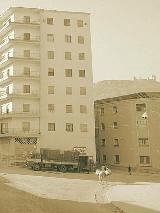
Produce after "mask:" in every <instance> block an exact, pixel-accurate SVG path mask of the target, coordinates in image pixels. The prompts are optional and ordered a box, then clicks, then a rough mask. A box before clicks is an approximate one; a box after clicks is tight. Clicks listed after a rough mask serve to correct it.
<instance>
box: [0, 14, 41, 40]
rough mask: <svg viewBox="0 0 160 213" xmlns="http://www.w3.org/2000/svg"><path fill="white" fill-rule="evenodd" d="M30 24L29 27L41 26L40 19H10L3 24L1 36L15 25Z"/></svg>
mask: <svg viewBox="0 0 160 213" xmlns="http://www.w3.org/2000/svg"><path fill="white" fill-rule="evenodd" d="M18 25H19V26H29V27H40V20H28V21H26V20H23V19H17V18H15V20H10V19H9V20H8V21H6V22H4V23H3V24H2V25H1V28H0V36H4V35H5V34H6V33H8V32H9V31H11V29H12V28H13V27H15V26H18Z"/></svg>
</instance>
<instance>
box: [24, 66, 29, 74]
mask: <svg viewBox="0 0 160 213" xmlns="http://www.w3.org/2000/svg"><path fill="white" fill-rule="evenodd" d="M23 73H24V75H25V76H30V67H24V70H23Z"/></svg>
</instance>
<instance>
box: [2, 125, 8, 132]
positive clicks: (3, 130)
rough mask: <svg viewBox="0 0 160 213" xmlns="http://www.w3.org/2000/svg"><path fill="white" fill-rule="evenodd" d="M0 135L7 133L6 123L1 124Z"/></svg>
mask: <svg viewBox="0 0 160 213" xmlns="http://www.w3.org/2000/svg"><path fill="white" fill-rule="evenodd" d="M1 133H2V134H5V133H8V123H1Z"/></svg>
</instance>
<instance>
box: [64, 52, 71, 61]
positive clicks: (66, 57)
mask: <svg viewBox="0 0 160 213" xmlns="http://www.w3.org/2000/svg"><path fill="white" fill-rule="evenodd" d="M71 59H72V56H71V52H65V60H71Z"/></svg>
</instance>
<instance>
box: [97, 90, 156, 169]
mask: <svg viewBox="0 0 160 213" xmlns="http://www.w3.org/2000/svg"><path fill="white" fill-rule="evenodd" d="M159 106H160V93H159V92H150V93H149V92H148V93H135V94H131V95H124V96H120V97H116V98H108V99H103V100H97V101H95V118H96V126H95V130H96V131H95V132H96V151H97V162H98V163H99V164H108V165H112V166H118V167H128V166H129V165H131V167H134V168H145V169H147V168H149V169H151V168H153V169H160V143H159V140H160V131H159V126H160V107H159Z"/></svg>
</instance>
